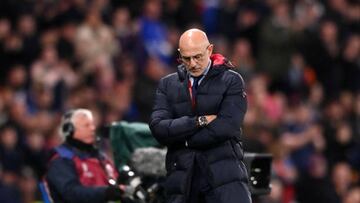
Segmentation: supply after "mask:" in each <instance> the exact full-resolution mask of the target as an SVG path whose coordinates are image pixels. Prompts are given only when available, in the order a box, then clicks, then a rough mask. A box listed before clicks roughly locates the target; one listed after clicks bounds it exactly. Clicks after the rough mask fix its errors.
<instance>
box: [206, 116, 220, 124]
mask: <svg viewBox="0 0 360 203" xmlns="http://www.w3.org/2000/svg"><path fill="white" fill-rule="evenodd" d="M205 117H206V120H207V121H208V124H209V123H211V121H213V120H215V118H216V117H217V116H216V115H205Z"/></svg>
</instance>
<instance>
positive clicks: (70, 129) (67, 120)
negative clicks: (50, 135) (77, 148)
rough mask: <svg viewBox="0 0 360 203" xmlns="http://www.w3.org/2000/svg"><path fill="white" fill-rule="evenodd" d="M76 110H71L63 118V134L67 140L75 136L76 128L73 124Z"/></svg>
mask: <svg viewBox="0 0 360 203" xmlns="http://www.w3.org/2000/svg"><path fill="white" fill-rule="evenodd" d="M74 112H75V110H70V111H68V112H66V113H65V114H64V116H63V124H62V126H61V132H62V134H63V135H64V137H65V138H67V137H70V136H72V135H73V134H74V131H75V126H74V124H73V123H72V120H71V119H72V116H73V115H74Z"/></svg>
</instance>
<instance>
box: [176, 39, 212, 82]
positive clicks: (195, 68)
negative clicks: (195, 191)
mask: <svg viewBox="0 0 360 203" xmlns="http://www.w3.org/2000/svg"><path fill="white" fill-rule="evenodd" d="M212 50H213V45H212V44H209V45H207V46H203V45H200V46H194V47H182V48H181V49H179V54H180V60H181V62H182V63H183V64H184V65H185V67H186V69H187V71H189V73H190V74H191V75H192V76H195V77H198V76H200V75H201V74H203V72H204V71H205V69H206V67H207V66H208V64H209V62H210V55H211V53H212Z"/></svg>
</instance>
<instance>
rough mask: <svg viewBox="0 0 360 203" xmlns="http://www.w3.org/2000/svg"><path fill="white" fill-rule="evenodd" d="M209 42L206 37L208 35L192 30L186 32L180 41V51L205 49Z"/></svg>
mask: <svg viewBox="0 0 360 203" xmlns="http://www.w3.org/2000/svg"><path fill="white" fill-rule="evenodd" d="M209 44H210V43H209V40H208V38H207V36H206V33H205V32H203V31H202V30H199V29H196V28H193V29H190V30H187V31H185V32H184V33H183V34H182V35H181V37H180V40H179V51H180V52H182V51H186V50H188V49H194V48H199V47H200V48H201V47H203V48H205V47H206V46H208V45H209Z"/></svg>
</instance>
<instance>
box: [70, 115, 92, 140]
mask: <svg viewBox="0 0 360 203" xmlns="http://www.w3.org/2000/svg"><path fill="white" fill-rule="evenodd" d="M74 127H75V131H74V138H75V139H77V140H80V141H82V142H84V143H86V144H93V143H95V129H96V127H95V122H94V119H93V117H92V116H89V115H86V114H77V115H75V117H74Z"/></svg>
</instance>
